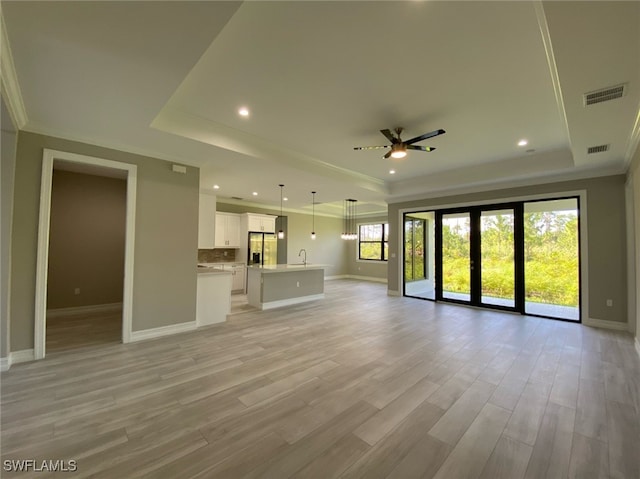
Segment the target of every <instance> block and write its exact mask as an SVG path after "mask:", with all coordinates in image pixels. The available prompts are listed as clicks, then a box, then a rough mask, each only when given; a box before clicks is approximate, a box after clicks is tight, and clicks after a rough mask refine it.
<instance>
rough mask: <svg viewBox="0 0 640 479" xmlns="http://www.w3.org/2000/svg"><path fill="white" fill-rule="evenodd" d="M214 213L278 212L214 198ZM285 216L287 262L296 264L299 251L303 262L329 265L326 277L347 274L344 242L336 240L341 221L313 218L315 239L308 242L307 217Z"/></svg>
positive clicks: (338, 238) (309, 220)
mask: <svg viewBox="0 0 640 479" xmlns="http://www.w3.org/2000/svg"><path fill="white" fill-rule="evenodd" d="M216 208H217V210H218V211H224V212H227V213H249V212H251V213H262V214H266V215H279V214H280V210H277V211H276V210H272V209H262V208H254V207H249V206H244V205H234V204H228V203H224V198H220V197H218V203H217V205H216ZM284 216H286V217H287V263H299V262H300V261H301V258H300V257H299V256H298V253H299V252H300V250H301V249H302V248H304V249H305V250H306V251H307V261H308V262H309V263H316V264H329V265H331V266H330V267H329V268H327V269H326V271H325V275H326V276H337V275H345V274H348V265H347V253H348V250H347V245H346V244H345V243H347V241H344V240H343V239H341V238H340V234H341V233H342V219H341V218H328V217H325V216H318V215H316V218H315V219H316V221H315V225H316V234H317V238H316V239H315V240H312V239H311V215H305V214H300V213H290V212H286V211H285V212H284Z"/></svg>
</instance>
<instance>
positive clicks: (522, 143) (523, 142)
mask: <svg viewBox="0 0 640 479" xmlns="http://www.w3.org/2000/svg"><path fill="white" fill-rule="evenodd" d="M528 143H529V142H528V141H527V140H520V141H519V142H518V146H527V144H528Z"/></svg>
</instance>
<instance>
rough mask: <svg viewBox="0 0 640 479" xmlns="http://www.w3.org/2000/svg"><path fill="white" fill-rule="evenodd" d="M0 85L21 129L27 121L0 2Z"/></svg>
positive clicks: (11, 112) (18, 128)
mask: <svg viewBox="0 0 640 479" xmlns="http://www.w3.org/2000/svg"><path fill="white" fill-rule="evenodd" d="M0 85H1V87H2V96H3V98H4V99H5V102H6V105H7V109H8V110H9V114H10V115H11V119H12V120H13V123H14V126H15V128H16V130H22V129H23V128H24V127H25V125H26V124H27V122H28V118H27V110H26V108H25V106H24V101H23V100H22V92H21V91H20V84H19V83H18V75H17V74H16V67H15V65H14V63H13V55H12V54H11V47H10V45H9V36H8V35H7V27H6V25H5V23H4V15H3V13H2V4H0Z"/></svg>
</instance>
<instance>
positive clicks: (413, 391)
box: [1, 280, 640, 479]
mask: <svg viewBox="0 0 640 479" xmlns="http://www.w3.org/2000/svg"><path fill="white" fill-rule="evenodd" d="M1 379H2V404H1V408H2V409H1V411H2V444H1V448H2V459H3V460H6V459H29V458H32V459H36V460H43V459H52V460H55V459H66V460H69V459H73V460H75V461H77V467H78V469H77V471H76V472H75V473H62V474H60V476H61V477H62V476H63V477H104V478H129V477H148V478H183V477H184V478H191V477H199V478H257V477H261V478H274V479H281V478H287V477H300V478H323V479H325V478H332V477H344V478H361V477H364V478H386V477H389V478H401V479H405V478H413V477H424V478H431V477H435V478H438V479H441V478H446V479H453V478H482V479H489V478H490V479H496V478H509V479H517V478H554V479H556V478H574V477H575V478H589V477H593V478H607V477H611V478H624V479H637V478H638V477H640V420H639V417H640V360H639V358H638V356H637V354H636V352H635V350H634V347H633V342H632V338H631V336H630V335H628V334H624V333H621V332H613V331H607V330H600V329H592V328H588V327H584V326H581V325H579V324H572V323H565V322H557V321H551V320H545V319H539V318H532V317H523V316H518V315H511V314H505V313H497V312H490V311H482V310H475V309H469V308H464V307H461V306H454V305H445V304H434V303H431V302H426V301H421V300H418V299H410V298H399V297H389V296H387V294H386V286H385V285H382V284H377V283H365V282H356V281H347V280H336V281H329V282H327V287H326V299H325V300H321V301H316V302H313V303H307V304H304V305H296V306H291V307H286V308H281V309H277V310H271V311H265V312H248V313H241V314H236V315H233V316H230V318H229V321H228V322H227V323H225V324H221V325H215V326H211V327H209V328H206V329H202V330H199V331H194V332H190V333H185V334H181V335H177V336H172V337H167V338H161V339H157V340H150V341H146V342H141V343H135V344H129V345H122V344H107V345H102V346H97V345H91V346H86V347H81V348H79V349H74V350H68V351H60V352H55V353H52V354H50V355H48V357H47V358H46V359H45V360H43V361H38V362H32V363H26V364H18V365H14V366H13V367H12V368H11V370H10V371H8V372H7V373H3V374H2V378H1ZM2 477H46V475H44V474H43V473H35V472H29V473H25V474H22V475H18V474H10V473H7V472H4V473H3V476H2Z"/></svg>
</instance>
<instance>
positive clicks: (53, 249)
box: [47, 166, 127, 309]
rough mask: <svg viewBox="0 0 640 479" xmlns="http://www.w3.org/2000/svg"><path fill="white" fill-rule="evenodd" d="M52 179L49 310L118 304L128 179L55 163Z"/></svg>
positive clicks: (121, 283) (120, 293)
mask: <svg viewBox="0 0 640 479" xmlns="http://www.w3.org/2000/svg"><path fill="white" fill-rule="evenodd" d="M52 184H53V188H52V190H51V223H50V227H49V274H48V281H47V309H57V308H71V307H77V306H90V305H100V304H113V303H121V302H122V295H123V285H124V243H125V233H126V215H127V182H126V180H124V179H119V178H106V177H103V176H95V175H85V174H81V173H73V172H70V171H63V170H58V169H55V166H54V170H53V183H52ZM76 288H79V289H80V294H75V289H76Z"/></svg>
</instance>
